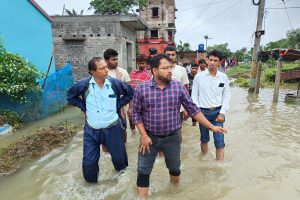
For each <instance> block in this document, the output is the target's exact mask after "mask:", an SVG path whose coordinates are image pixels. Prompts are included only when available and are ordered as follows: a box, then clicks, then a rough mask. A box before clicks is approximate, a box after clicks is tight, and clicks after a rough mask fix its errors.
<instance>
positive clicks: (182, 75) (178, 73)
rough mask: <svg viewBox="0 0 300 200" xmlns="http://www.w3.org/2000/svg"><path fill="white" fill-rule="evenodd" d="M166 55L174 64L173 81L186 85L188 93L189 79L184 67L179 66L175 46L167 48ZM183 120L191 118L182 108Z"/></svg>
mask: <svg viewBox="0 0 300 200" xmlns="http://www.w3.org/2000/svg"><path fill="white" fill-rule="evenodd" d="M164 53H165V54H166V55H167V56H169V57H170V59H171V60H172V63H173V67H172V79H173V80H177V81H179V82H180V83H182V84H183V85H184V87H185V88H186V90H187V91H189V78H188V75H187V72H186V70H185V68H184V67H182V66H180V65H177V64H176V62H177V59H176V47H174V46H167V47H166V48H165V50H164ZM180 111H181V114H182V118H183V119H184V120H187V119H188V118H189V115H188V113H187V112H186V111H185V110H184V109H183V107H181V109H180Z"/></svg>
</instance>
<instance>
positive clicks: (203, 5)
mask: <svg viewBox="0 0 300 200" xmlns="http://www.w3.org/2000/svg"><path fill="white" fill-rule="evenodd" d="M224 1H228V0H222V1H216V2H212V3H207V4H202V5H198V6H194V7H190V8H185V9H182V10H177V12H182V11H186V10H191V9H195V8H200V7H205V6H210V5H214V4H218V3H222V2H224Z"/></svg>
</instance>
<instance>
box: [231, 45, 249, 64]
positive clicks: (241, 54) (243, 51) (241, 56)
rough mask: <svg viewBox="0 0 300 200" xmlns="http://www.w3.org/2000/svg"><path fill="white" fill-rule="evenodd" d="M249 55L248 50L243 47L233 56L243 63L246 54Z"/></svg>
mask: <svg viewBox="0 0 300 200" xmlns="http://www.w3.org/2000/svg"><path fill="white" fill-rule="evenodd" d="M246 53H247V48H246V47H243V48H241V49H240V50H237V51H236V52H234V53H233V54H232V57H234V58H237V59H238V61H243V59H244V57H245V54H246Z"/></svg>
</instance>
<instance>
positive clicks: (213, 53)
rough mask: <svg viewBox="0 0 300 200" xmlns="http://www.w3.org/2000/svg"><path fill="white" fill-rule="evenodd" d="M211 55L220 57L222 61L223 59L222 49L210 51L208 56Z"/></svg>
mask: <svg viewBox="0 0 300 200" xmlns="http://www.w3.org/2000/svg"><path fill="white" fill-rule="evenodd" d="M210 56H215V57H218V58H219V59H220V61H221V60H222V59H223V53H222V52H221V51H218V50H215V49H214V50H212V51H210V52H208V54H207V58H209V57H210Z"/></svg>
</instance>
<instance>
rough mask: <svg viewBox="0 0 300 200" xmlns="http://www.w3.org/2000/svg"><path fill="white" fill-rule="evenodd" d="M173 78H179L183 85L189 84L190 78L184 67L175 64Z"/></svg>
mask: <svg viewBox="0 0 300 200" xmlns="http://www.w3.org/2000/svg"><path fill="white" fill-rule="evenodd" d="M172 79H173V80H177V81H179V82H180V83H182V84H183V85H186V84H189V78H188V75H187V73H186V70H185V68H184V67H182V66H180V65H175V67H173V68H172Z"/></svg>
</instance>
